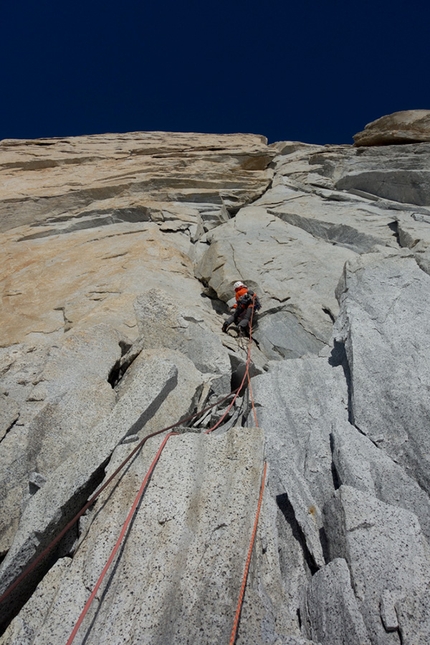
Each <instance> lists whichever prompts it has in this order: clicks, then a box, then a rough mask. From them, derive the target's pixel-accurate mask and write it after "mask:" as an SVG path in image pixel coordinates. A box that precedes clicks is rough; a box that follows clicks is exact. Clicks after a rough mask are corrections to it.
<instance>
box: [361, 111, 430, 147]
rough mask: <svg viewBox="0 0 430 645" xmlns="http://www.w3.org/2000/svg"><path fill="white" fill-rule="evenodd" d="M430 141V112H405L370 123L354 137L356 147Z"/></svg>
mask: <svg viewBox="0 0 430 645" xmlns="http://www.w3.org/2000/svg"><path fill="white" fill-rule="evenodd" d="M421 141H430V110H403V111H402V112H394V114H388V115H387V116H382V117H381V118H380V119H376V121H372V122H371V123H368V124H367V125H366V127H365V128H364V130H363V132H358V134H355V135H354V143H355V145H356V146H383V145H389V144H392V143H397V144H398V143H417V142H421Z"/></svg>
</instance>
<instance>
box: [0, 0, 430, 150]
mask: <svg viewBox="0 0 430 645" xmlns="http://www.w3.org/2000/svg"><path fill="white" fill-rule="evenodd" d="M0 54H1V58H0V60H1V64H0V92H1V94H0V139H3V138H11V137H13V138H24V137H51V136H67V135H76V134H91V133H103V132H126V131H133V130H168V131H191V132H192V131H194V132H254V133H259V134H264V135H265V136H267V137H268V138H269V141H270V142H272V141H279V140H300V141H306V142H313V143H351V142H352V135H353V134H355V133H356V132H357V131H359V130H361V129H363V127H364V125H365V124H366V123H368V122H369V121H372V120H374V119H376V118H378V117H379V116H382V115H384V114H389V113H391V112H395V111H397V110H405V109H413V108H427V109H430V82H429V70H430V3H429V0H407V1H406V0H343V1H342V2H341V1H340V0H301V2H300V1H295V2H291V1H290V0H259V1H255V0H117V1H116V2H112V1H111V0H103V1H102V0H73V2H72V1H71V0H4V1H3V2H2V3H1V8H0Z"/></svg>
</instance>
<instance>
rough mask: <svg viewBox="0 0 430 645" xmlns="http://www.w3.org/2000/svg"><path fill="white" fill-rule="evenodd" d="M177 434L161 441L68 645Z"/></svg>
mask: <svg viewBox="0 0 430 645" xmlns="http://www.w3.org/2000/svg"><path fill="white" fill-rule="evenodd" d="M175 434H177V433H175V432H170V433H169V434H168V435H166V436H165V437H164V439H163V441H162V442H161V445H160V447H159V448H158V451H157V454H156V455H155V457H154V459H153V461H152V463H151V465H150V467H149V470H148V472H147V473H146V475H145V477H144V479H143V481H142V484H141V486H140V488H139V492H138V493H137V495H136V497H135V499H134V502H133V504H132V506H131V508H130V511H129V513H128V515H127V517H126V520H125V522H124V524H123V526H122V529H121V533H120V534H119V538H118V540H117V541H116V544H115V546H114V547H113V549H112V551H111V554H110V556H109V559H108V561H107V562H106V564H105V566H104V568H103V571H102V572H101V574H100V576H99V579H98V580H97V582H96V585H95V587H94V589H93V591H92V593H91V595H90V597H89V598H88V600H87V602H86V603H85V607H84V608H83V610H82V612H81V615H80V616H79V618H78V621H77V623H76V625H75V627H74V628H73V631H72V633H71V634H70V636H69V640H68V641H67V643H66V645H71V643H72V642H73V640H74V638H75V636H76V634H77V633H78V630H79V627H80V626H81V624H82V621H83V620H84V618H85V616H86V614H87V612H88V610H89V608H90V606H91V604H92V602H93V600H94V598H95V597H96V594H97V591H98V590H99V587H100V585H101V583H102V582H103V579H104V577H105V575H106V573H107V571H108V569H109V567H110V565H111V564H112V562H113V560H114V558H115V556H116V554H117V551H118V549H119V547H120V546H121V542H122V541H123V539H124V535H125V534H126V532H127V529H128V526H129V524H130V522H131V520H132V518H133V515H134V513H135V511H136V508H137V506H138V504H139V502H140V500H141V499H142V496H143V493H144V492H145V489H146V486H147V484H148V481H149V478H150V477H151V475H152V473H153V471H154V468H155V466H156V465H157V462H158V460H159V458H160V455H161V453H162V452H163V449H164V446H165V445H166V443H167V441H168V440H169V439H170V437H171V436H173V435H175Z"/></svg>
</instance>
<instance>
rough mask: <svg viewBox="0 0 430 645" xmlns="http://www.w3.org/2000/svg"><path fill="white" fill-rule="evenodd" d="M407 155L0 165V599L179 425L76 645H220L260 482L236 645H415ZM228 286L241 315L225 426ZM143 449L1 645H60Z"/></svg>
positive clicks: (23, 605) (419, 463)
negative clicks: (244, 316)
mask: <svg viewBox="0 0 430 645" xmlns="http://www.w3.org/2000/svg"><path fill="white" fill-rule="evenodd" d="M417 112H418V111H417ZM392 116H393V119H394V121H395V122H396V123H397V122H398V117H397V116H396V115H392ZM418 116H419V115H417V114H415V115H414V118H413V119H412V117H411V118H410V119H409V117H408V119H409V121H408V123H409V125H408V128H409V130H408V131H410V132H412V130H413V129H414V128H415V130H416V129H417V128H418V129H420V128H421V126H422V124H423V123H424V121H425V118H426V115H423V119H424V120H423V119H421V117H420V118H419V119H418ZM415 117H416V118H415ZM417 119H418V120H417ZM394 121H393V122H394ZM381 122H382V120H381ZM387 123H388V122H387ZM420 124H421V125H420ZM382 125H384V124H382ZM409 126H410V127H409ZM378 127H379V126H378ZM381 127H382V126H381ZM384 127H385V126H384ZM387 127H388V126H387ZM423 127H424V126H423ZM399 128H400V126H399ZM421 129H422V128H421ZM366 130H370V128H366ZM366 130H365V132H366ZM399 131H400V130H399ZM408 136H409V135H408ZM417 141H422V139H420V138H418V137H417V136H415V138H408V139H407V145H401V146H398V145H396V146H395V145H388V146H387V145H386V146H380V145H373V144H372V145H370V146H369V147H354V146H338V145H336V146H317V145H309V144H303V143H300V142H288V141H284V142H278V143H275V144H271V145H267V143H266V140H265V139H264V137H261V136H258V135H242V134H235V135H208V134H193V133H191V134H189V133H162V132H154V133H151V132H150V133H145V132H137V133H127V134H118V135H116V134H109V135H96V136H87V137H75V138H66V139H43V140H35V141H12V140H7V141H2V142H0V179H1V182H0V230H1V254H2V257H1V264H0V267H1V283H2V309H1V330H2V333H1V338H0V340H1V343H0V378H1V381H0V482H1V486H0V501H1V504H0V509H1V510H0V553H1V555H2V557H3V561H2V564H1V568H0V594H2V593H4V592H5V591H6V590H7V589H8V588H9V587H10V585H11V584H12V583H13V582H14V580H17V578H18V576H19V575H20V573H21V572H22V571H24V570H25V569H26V567H27V566H28V565H29V564H31V562H32V560H33V559H34V558H35V557H37V555H38V554H40V553H41V552H42V551H43V549H44V548H45V546H46V545H48V544H49V543H50V541H51V540H52V538H53V537H55V535H57V534H58V533H59V532H60V531H61V530H62V529H63V528H64V527H65V526H66V524H67V523H68V521H69V520H70V519H71V518H73V516H74V514H75V513H76V512H77V511H78V510H79V509H80V508H82V507H83V505H84V504H85V502H86V500H87V499H88V498H89V497H91V495H92V494H93V493H94V492H95V491H96V489H97V488H98V487H99V486H100V485H101V484H102V482H103V481H106V479H107V477H109V476H110V475H111V474H113V473H114V472H115V470H116V468H117V467H118V466H119V464H120V463H121V461H122V460H123V459H124V458H125V457H126V456H127V455H129V454H130V453H131V451H132V450H133V449H134V448H135V447H136V446H138V445H139V444H138V441H141V440H143V439H144V438H145V437H148V436H149V435H150V434H152V433H154V432H158V431H160V430H163V428H167V427H168V426H171V425H172V424H175V423H178V422H180V427H179V428H178V433H179V434H177V435H175V436H173V437H171V438H170V439H169V440H168V442H167V444H166V447H165V449H164V451H163V453H162V455H161V457H160V460H159V462H158V464H157V466H156V467H155V470H154V474H153V476H152V478H151V480H150V481H149V484H148V487H147V489H146V492H145V494H144V496H143V499H142V502H141V504H140V505H139V507H138V509H137V512H136V515H135V518H134V520H133V522H132V524H131V527H130V529H129V531H128V533H127V535H126V538H125V541H124V543H123V546H122V547H121V549H120V552H119V555H118V556H117V557H116V559H115V562H114V563H113V565H112V567H111V569H110V570H109V572H108V574H107V577H106V578H105V581H104V582H103V584H102V586H101V588H100V590H99V592H98V593H97V595H96V598H95V601H94V604H93V605H92V607H91V609H90V611H89V613H88V615H87V617H86V618H85V620H84V623H83V625H82V627H81V629H80V630H79V632H78V634H77V636H76V639H75V641H74V642H75V643H94V644H97V643H100V644H101V643H103V644H106V645H111V644H112V645H114V644H115V645H116V644H117V643H118V645H119V643H127V644H130V645H132V644H133V645H134V644H135V643H142V644H143V643H148V644H151V645H153V644H154V643H159V644H160V645H161V644H163V645H164V644H165V643H167V642H168V643H172V644H173V643H175V644H178V645H185V644H186V643H196V644H197V643H198V644H199V645H204V644H208V645H209V644H214V645H215V643H216V644H217V645H219V644H220V643H228V642H229V639H230V634H231V630H232V627H233V619H234V614H235V611H236V605H237V601H238V597H239V591H240V587H241V583H242V574H243V570H244V567H245V561H246V559H247V553H248V549H249V544H250V539H251V533H252V528H253V524H254V520H255V513H256V509H257V503H258V498H259V491H260V484H261V476H262V472H263V465H264V461H267V464H268V474H267V483H266V489H265V493H264V495H263V498H262V507H261V515H260V519H259V523H258V529H257V532H256V540H255V545H254V549H253V552H252V557H251V561H250V570H249V576H248V582H247V585H246V590H245V596H244V604H243V607H242V613H241V619H240V622H239V628H238V634H237V641H236V642H237V643H238V644H241V645H250V644H255V645H263V644H264V645H265V644H271V645H272V644H277V645H281V644H282V645H306V644H312V643H314V644H317V643H320V644H321V645H336V644H337V643H339V645H340V644H341V643H343V644H344V643H348V644H351V645H355V644H356V643H357V645H358V644H359V645H368V644H371V645H374V644H377V645H379V644H381V645H397V644H398V645H400V644H401V643H415V642H417V643H418V642H419V643H425V642H427V641H429V640H430V613H429V611H428V595H429V585H430V550H429V539H430V520H429V516H430V513H429V511H430V500H429V492H430V483H429V475H428V472H429V469H428V466H429V464H428V460H429V454H430V446H429V445H428V444H429V440H428V432H427V430H428V427H429V422H430V411H429V404H428V392H429V388H430V350H429V348H428V342H427V340H428V337H429V332H430V329H429V323H428V321H429V320H430V296H429V294H430V277H429V274H430V255H429V253H430V251H429V249H430V175H429V167H430V166H429V161H430V159H429V157H430V148H429V145H430V144H429V143H416V142H417ZM356 143H357V141H356ZM387 143H391V144H392V143H396V142H395V141H391V140H390V141H387ZM402 143H405V141H402ZM359 145H360V146H361V145H364V144H359ZM236 280H243V281H244V282H246V283H247V284H248V285H249V286H250V287H251V288H253V289H254V290H255V291H256V292H257V294H258V296H259V298H260V300H261V303H262V308H261V310H260V311H259V312H258V313H257V314H256V319H255V321H254V323H255V324H254V329H253V337H254V341H253V342H252V346H251V360H252V364H251V370H250V373H251V375H252V376H253V378H252V396H251V391H250V389H249V388H248V390H247V391H246V392H245V393H244V396H240V397H238V399H237V400H236V401H235V403H234V404H233V405H232V406H231V408H229V403H230V401H231V397H230V398H227V399H226V397H228V395H229V393H230V390H231V389H232V388H233V389H235V388H238V387H239V386H240V382H241V379H242V377H243V374H244V373H245V365H246V360H247V351H248V344H247V341H246V339H244V338H241V337H238V336H237V333H236V332H235V330H234V329H232V330H230V331H229V333H228V334H224V333H222V331H221V327H222V323H223V321H224V320H225V319H226V317H227V315H228V313H229V305H230V304H231V302H232V298H233V296H234V292H233V283H234V282H235V281H236ZM241 394H243V392H242V393H241ZM252 402H254V407H253V406H252ZM211 405H213V406H214V407H212V408H209V406H211ZM197 412H201V414H200V416H193V415H195V414H196V413H197ZM215 425H216V429H215V431H214V433H213V434H205V432H206V431H208V430H209V431H210V430H211V429H212V428H213V427H214V426H215ZM256 425H258V426H259V427H256ZM164 435H165V432H164V433H163V432H162V433H161V435H159V436H155V437H152V438H149V439H148V441H147V442H146V443H145V444H144V445H143V446H142V447H141V448H140V449H139V450H138V451H137V453H136V455H135V456H134V457H133V458H132V460H131V461H130V462H129V464H128V466H127V467H126V469H125V470H124V471H122V473H121V474H120V475H118V476H117V477H116V479H114V481H113V482H112V483H111V484H109V486H108V488H106V489H105V490H104V491H103V493H102V495H101V497H100V498H99V499H98V500H97V501H96V502H95V503H94V504H93V505H92V506H91V507H90V508H89V509H88V510H87V511H86V513H85V515H84V516H83V517H82V518H81V519H80V520H79V522H78V523H77V524H75V526H74V527H73V528H72V529H71V530H70V531H69V532H68V534H67V535H66V536H65V537H64V538H63V540H62V542H61V543H60V545H59V546H58V548H57V549H56V550H55V552H54V553H52V554H51V556H50V557H49V558H48V559H46V560H45V561H44V562H43V563H41V564H40V565H39V566H37V567H36V569H35V570H34V571H32V573H31V574H29V575H28V577H27V578H26V579H25V580H24V582H22V583H20V584H18V585H17V587H16V588H15V589H14V590H13V591H12V592H11V593H10V595H9V596H8V597H7V599H5V600H3V602H1V603H0V623H1V631H2V636H0V643H1V645H6V644H7V645H16V644H17V643H19V644H20V645H48V644H50V643H52V644H53V645H54V644H55V645H57V643H60V642H61V643H63V642H64V643H65V642H66V641H67V639H68V637H69V635H70V633H71V631H72V629H73V627H74V625H75V623H76V621H77V620H78V618H79V614H80V612H81V610H82V608H83V606H84V605H85V602H86V600H87V599H88V597H89V595H90V594H91V591H92V589H93V587H94V584H95V583H96V581H97V579H98V576H99V574H100V572H101V570H102V569H103V567H104V564H105V562H106V560H107V558H108V557H109V553H110V550H111V548H112V547H113V545H114V544H115V542H116V540H117V538H118V536H119V533H120V531H121V526H122V523H123V521H124V519H125V517H126V516H127V513H128V512H129V509H130V506H131V504H132V502H133V499H134V498H135V495H136V494H137V491H138V489H139V486H140V484H141V482H142V479H143V477H144V476H145V473H146V471H147V469H148V467H149V464H150V463H151V461H152V460H153V458H154V456H155V454H156V452H157V449H158V447H159V445H160V443H161V441H162V439H163V437H164ZM414 639H415V640H414Z"/></svg>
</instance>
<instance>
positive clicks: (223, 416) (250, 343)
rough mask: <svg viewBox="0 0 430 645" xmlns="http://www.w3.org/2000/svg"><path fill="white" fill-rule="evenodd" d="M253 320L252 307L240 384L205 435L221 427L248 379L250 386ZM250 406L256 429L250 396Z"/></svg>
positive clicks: (253, 407)
mask: <svg viewBox="0 0 430 645" xmlns="http://www.w3.org/2000/svg"><path fill="white" fill-rule="evenodd" d="M252 300H253V302H254V301H255V294H254V295H253V296H252ZM253 318H254V306H252V311H251V319H250V321H249V341H248V349H247V355H246V363H245V373H244V375H243V379H242V382H241V384H240V385H239V387H238V388H237V390H236V391H235V395H234V397H233V399H232V401H231V403H230V405H229V406H228V408H227V410H226V411H225V412H224V414H223V415H222V417H221V419H219V420H218V421H217V422H216V424H215V425H214V426H212V428H208V430H206V432H205V434H210V433H211V432H213V431H214V430H216V429H217V428H218V427H219V426H220V425H221V423H222V422H223V421H224V419H225V418H226V417H227V415H228V413H229V412H230V410H231V408H232V407H233V405H234V403H235V401H236V399H237V397H238V396H239V394H240V392H241V391H242V388H243V386H244V385H245V381H246V379H248V384H249V385H251V377H250V374H249V367H250V364H251V347H252V321H253ZM250 391H251V392H252V388H251V390H250ZM251 405H252V409H253V412H254V419H255V421H256V426H257V427H258V423H257V414H256V412H255V405H254V400H253V398H252V396H251Z"/></svg>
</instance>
